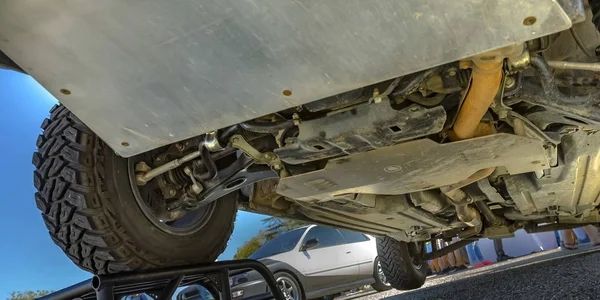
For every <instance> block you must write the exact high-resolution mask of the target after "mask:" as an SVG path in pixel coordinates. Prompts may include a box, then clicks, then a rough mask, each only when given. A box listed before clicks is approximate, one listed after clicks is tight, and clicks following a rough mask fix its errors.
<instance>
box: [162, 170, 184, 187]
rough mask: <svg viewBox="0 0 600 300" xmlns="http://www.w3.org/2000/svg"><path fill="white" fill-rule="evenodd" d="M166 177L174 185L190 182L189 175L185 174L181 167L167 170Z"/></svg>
mask: <svg viewBox="0 0 600 300" xmlns="http://www.w3.org/2000/svg"><path fill="white" fill-rule="evenodd" d="M166 178H167V179H168V180H169V182H170V183H172V184H175V185H186V184H189V183H190V177H189V176H188V175H187V174H185V171H183V167H179V168H175V169H173V170H170V171H168V172H167V176H166Z"/></svg>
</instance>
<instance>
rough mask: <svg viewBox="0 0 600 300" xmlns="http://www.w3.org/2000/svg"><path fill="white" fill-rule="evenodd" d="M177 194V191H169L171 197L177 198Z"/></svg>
mask: <svg viewBox="0 0 600 300" xmlns="http://www.w3.org/2000/svg"><path fill="white" fill-rule="evenodd" d="M176 193H177V191H175V190H173V189H170V190H169V195H171V196H175V194H176Z"/></svg>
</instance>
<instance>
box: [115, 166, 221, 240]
mask: <svg viewBox="0 0 600 300" xmlns="http://www.w3.org/2000/svg"><path fill="white" fill-rule="evenodd" d="M138 161H141V159H139V158H138V159H137V161H136V159H135V158H131V159H128V160H127V165H128V170H127V172H128V176H129V185H130V186H131V190H132V192H133V196H134V198H135V202H136V203H137V205H138V207H139V208H140V210H141V211H142V213H143V214H144V216H145V217H146V218H147V219H148V220H149V221H150V222H151V223H152V224H153V225H154V226H156V227H157V228H159V229H160V230H162V231H163V232H166V233H168V234H171V235H179V236H187V235H191V234H194V233H196V232H198V231H199V230H200V229H202V228H203V227H204V226H206V224H208V223H209V221H210V218H211V216H212V215H213V213H214V211H215V207H216V201H215V202H212V203H209V204H208V205H206V206H204V207H202V208H200V209H196V210H193V211H189V212H187V213H186V214H185V215H183V216H182V217H181V218H178V219H176V220H173V221H164V220H161V219H160V218H158V217H157V216H156V215H155V214H154V213H153V212H152V210H151V209H150V207H149V201H151V197H160V198H161V199H162V201H164V199H163V198H162V195H161V194H160V193H159V192H158V191H156V190H155V189H153V186H152V182H153V181H154V180H155V179H153V180H151V181H150V182H148V184H146V185H144V186H138V185H137V183H136V179H135V164H136V163H137V162H138Z"/></svg>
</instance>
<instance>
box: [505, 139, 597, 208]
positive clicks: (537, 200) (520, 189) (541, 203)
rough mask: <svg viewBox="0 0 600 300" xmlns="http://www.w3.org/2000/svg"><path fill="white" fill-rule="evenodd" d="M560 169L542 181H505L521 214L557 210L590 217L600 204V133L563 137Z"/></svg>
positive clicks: (523, 178)
mask: <svg viewBox="0 0 600 300" xmlns="http://www.w3.org/2000/svg"><path fill="white" fill-rule="evenodd" d="M560 148H561V153H562V155H561V159H560V161H559V163H558V166H556V167H553V168H550V169H547V170H544V176H543V177H542V178H539V179H538V178H536V177H535V176H527V175H525V174H524V175H519V176H510V177H507V178H505V179H504V182H505V184H506V189H507V191H508V193H509V194H510V196H511V198H512V199H513V200H514V201H515V204H516V205H517V207H518V209H519V211H520V212H521V213H522V214H524V215H528V214H531V213H536V212H544V211H546V210H547V209H548V208H549V207H552V206H554V207H556V208H555V209H558V210H560V211H563V212H568V213H571V214H572V215H578V214H584V215H586V214H589V213H590V210H591V209H593V208H594V207H597V206H598V205H599V204H600V184H599V183H600V172H599V170H600V133H598V132H593V131H592V132H585V131H579V132H576V133H573V134H569V135H565V136H563V137H562V140H561V144H560Z"/></svg>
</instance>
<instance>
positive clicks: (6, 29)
mask: <svg viewBox="0 0 600 300" xmlns="http://www.w3.org/2000/svg"><path fill="white" fill-rule="evenodd" d="M562 2H565V0H563V1H562ZM566 2H569V1H566ZM569 11H570V15H567V14H566V13H565V11H564V10H563V9H562V8H561V6H560V5H559V4H558V2H557V1H552V0H517V1H515V0H490V1H483V0H463V1H444V2H443V3H442V2H439V1H423V0H404V1H396V0H381V1H362V0H350V1H348V0H333V1H309V0H301V1H299V0H264V1H250V0H246V1H242V0H206V1H205V0H187V1H164V0H144V1H142V0H131V1H123V0H103V1H70V0H62V1H47V0H46V1H40V0H18V1H14V0H0V49H2V50H3V51H4V52H5V53H6V54H7V55H8V56H9V57H11V58H12V59H13V60H14V61H15V62H16V63H17V64H18V65H19V66H21V67H22V68H23V69H24V70H25V71H26V72H28V73H29V74H31V75H32V76H33V77H34V78H35V79H36V80H38V81H39V82H40V83H41V84H42V85H43V86H44V87H45V88H46V89H48V90H49V91H50V92H51V93H52V94H53V95H54V96H56V97H57V98H58V99H59V100H60V101H61V102H62V103H64V104H65V105H66V106H67V107H68V108H69V109H71V110H72V111H73V112H74V113H75V114H76V115H77V116H78V117H79V118H80V119H82V120H83V121H84V122H85V123H86V124H87V125H88V126H89V127H90V128H91V129H92V130H94V131H95V132H96V133H97V134H98V135H99V136H100V137H101V138H102V139H103V140H104V141H106V142H107V143H108V144H109V145H110V146H111V147H112V148H113V149H114V150H115V151H116V152H117V153H119V154H120V155H122V156H126V157H128V156H132V155H135V154H138V153H141V152H144V151H147V150H150V149H153V148H156V147H159V146H162V145H165V144H169V143H173V142H176V141H179V140H182V139H185V138H189V137H192V136H196V135H199V134H202V133H205V132H208V131H210V130H213V129H218V128H222V127H225V126H228V125H231V124H235V123H239V122H241V121H245V120H248V119H252V118H255V117H258V116H261V115H265V114H268V113H272V112H275V111H279V110H283V109H286V108H290V107H295V106H298V105H301V104H305V103H308V102H311V101H314V100H318V99H321V98H324V97H327V96H331V95H334V94H338V93H341V92H344V91H348V90H352V89H355V88H358V87H362V86H366V85H369V84H372V83H376V82H381V81H384V80H387V79H390V78H394V77H397V76H400V75H403V74H408V73H411V72H415V71H419V70H423V69H426V68H429V67H433V66H436V65H440V64H443V63H447V62H451V61H455V60H458V59H461V58H466V57H469V56H472V55H474V54H477V53H481V52H484V51H487V50H491V49H496V48H500V47H503V46H507V45H511V44H515V43H519V42H524V41H527V40H530V39H534V38H537V37H540V36H545V35H548V34H551V33H555V32H559V31H562V30H565V29H568V28H570V27H571V25H572V23H571V19H577V18H579V17H580V16H575V15H574V14H573V13H572V10H569ZM576 14H577V12H576ZM528 17H535V20H536V21H535V23H534V24H532V25H524V24H523V20H524V19H525V18H528ZM529 20H531V19H529ZM529 22H530V21H529ZM530 23H531V22H530ZM61 89H62V91H64V92H65V93H61ZM65 89H66V90H68V91H66V90H65ZM284 90H289V91H291V95H289V96H285V95H284V93H283V91H284ZM286 94H287V93H286Z"/></svg>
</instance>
